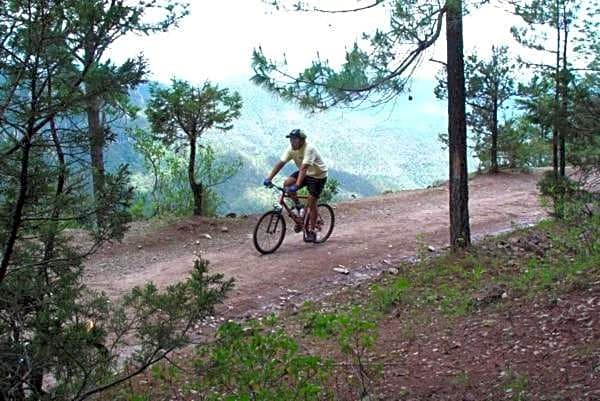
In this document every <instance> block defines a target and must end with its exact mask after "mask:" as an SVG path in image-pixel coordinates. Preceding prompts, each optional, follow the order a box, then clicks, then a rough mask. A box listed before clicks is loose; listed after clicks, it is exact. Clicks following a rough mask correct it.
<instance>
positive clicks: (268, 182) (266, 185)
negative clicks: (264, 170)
mask: <svg viewBox="0 0 600 401" xmlns="http://www.w3.org/2000/svg"><path fill="white" fill-rule="evenodd" d="M263 185H264V186H265V187H267V188H271V187H272V186H273V182H272V181H271V180H270V179H268V178H265V180H264V181H263Z"/></svg>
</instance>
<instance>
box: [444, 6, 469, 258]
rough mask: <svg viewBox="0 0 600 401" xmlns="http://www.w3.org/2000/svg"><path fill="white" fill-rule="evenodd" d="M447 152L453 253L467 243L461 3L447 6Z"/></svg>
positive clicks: (466, 177) (467, 211) (465, 141)
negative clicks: (448, 155) (448, 154)
mask: <svg viewBox="0 0 600 401" xmlns="http://www.w3.org/2000/svg"><path fill="white" fill-rule="evenodd" d="M446 46H447V57H448V142H449V143H448V149H449V153H450V166H449V168H450V180H449V186H450V245H451V246H452V249H453V250H457V249H459V248H464V247H467V246H468V245H469V244H470V243H471V233H470V228H469V189H468V175H467V127H466V113H465V73H464V59H463V33H462V0H456V1H452V2H449V3H448V11H447V14H446Z"/></svg>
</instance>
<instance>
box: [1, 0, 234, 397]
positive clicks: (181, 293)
mask: <svg viewBox="0 0 600 401" xmlns="http://www.w3.org/2000/svg"><path fill="white" fill-rule="evenodd" d="M88 5H89V2H88V1H87V0H70V1H56V2H55V1H48V0H27V1H24V0H12V1H10V2H5V3H3V4H2V6H1V7H0V155H1V156H2V157H0V177H1V179H0V227H2V229H1V230H0V246H1V248H0V400H1V401H5V400H11V401H13V400H14V401H24V400H32V401H33V400H40V399H57V400H73V401H75V400H84V399H87V398H90V397H92V396H93V395H95V394H98V393H100V392H102V391H105V390H107V389H109V388H111V387H113V386H115V385H117V384H119V383H122V382H123V381H125V380H127V379H129V378H131V377H133V376H135V375H136V374H139V373H140V372H143V371H144V370H145V369H147V368H148V367H149V366H151V365H152V364H154V363H156V362H157V361H160V360H162V359H164V358H165V357H166V356H167V355H168V353H169V352H171V351H172V350H174V349H175V348H178V347H181V346H184V345H186V344H188V343H189V338H188V334H189V331H190V328H191V327H193V325H194V324H195V323H196V322H198V321H199V320H201V319H202V318H204V317H205V316H207V315H209V314H213V313H214V310H213V309H214V305H216V304H217V303H219V302H220V301H221V300H222V299H223V297H224V295H225V293H226V292H227V291H228V290H229V289H230V288H231V285H232V283H231V281H225V280H223V277H222V276H218V275H217V276H208V275H207V274H206V268H207V263H206V262H198V263H197V264H196V266H195V268H194V272H193V273H192V277H191V278H190V279H189V280H187V281H186V282H182V283H179V284H176V285H174V286H172V287H170V288H167V289H166V290H165V291H161V292H160V293H159V292H158V290H157V289H156V288H155V287H154V286H153V285H151V284H149V285H147V286H145V287H144V288H137V289H134V290H133V291H132V292H131V293H130V294H128V295H127V296H126V297H124V299H121V300H109V299H108V298H107V297H106V296H105V295H103V294H98V293H95V292H94V291H91V290H89V289H88V288H86V286H85V285H84V283H83V281H84V280H83V277H82V274H83V266H82V261H83V259H84V258H85V257H86V256H87V255H89V254H90V253H92V252H94V251H95V250H97V249H98V247H99V246H101V245H102V244H103V243H104V242H105V241H107V240H114V239H119V238H121V237H122V235H123V233H124V231H125V228H126V226H125V223H126V222H127V219H128V215H129V214H128V211H127V208H128V206H129V200H130V198H131V187H130V186H129V176H128V173H127V171H126V170H125V169H120V170H118V171H117V172H116V173H115V174H110V175H107V176H106V180H105V183H104V185H105V189H104V193H103V195H102V201H101V204H100V205H97V204H96V203H95V202H93V200H92V199H91V195H90V192H89V189H88V179H87V176H88V169H87V166H86V165H85V164H83V163H81V162H80V160H81V159H82V158H84V157H85V156H86V155H87V150H88V149H87V144H88V135H87V131H86V130H85V129H82V128H81V127H80V124H79V121H77V119H76V117H75V116H81V113H82V110H85V107H86V105H87V104H88V101H89V100H90V98H105V97H107V96H109V95H110V94H111V93H114V92H112V91H113V90H114V87H113V86H111V85H95V86H88V85H87V82H89V81H90V75H93V74H94V71H95V66H94V65H93V63H92V62H91V61H90V62H89V63H88V62H86V61H85V60H83V61H82V60H80V59H78V58H77V57H76V54H77V52H78V51H83V49H82V48H81V47H79V45H78V42H77V41H73V40H71V38H72V37H73V35H76V32H75V31H73V29H74V25H73V24H71V22H72V21H71V16H72V15H73V13H76V12H79V11H80V10H81V9H83V8H85V7H86V6H88ZM100 207H101V208H103V213H104V215H105V216H106V218H105V219H103V220H102V221H101V224H99V225H98V226H97V227H95V229H93V230H92V229H91V228H92V227H94V224H95V223H94V220H95V216H96V215H97V213H98V208H100ZM73 228H78V229H79V230H76V231H75V232H74V230H73ZM128 341H131V342H133V343H134V344H136V345H137V347H136V349H135V353H134V354H135V355H134V357H133V358H131V360H128V361H126V362H127V363H126V365H125V366H127V367H128V368H130V369H131V370H128V369H124V368H123V364H122V362H123V361H122V360H121V357H122V356H121V355H120V351H121V350H122V349H123V347H124V346H125V345H126V342H128Z"/></svg>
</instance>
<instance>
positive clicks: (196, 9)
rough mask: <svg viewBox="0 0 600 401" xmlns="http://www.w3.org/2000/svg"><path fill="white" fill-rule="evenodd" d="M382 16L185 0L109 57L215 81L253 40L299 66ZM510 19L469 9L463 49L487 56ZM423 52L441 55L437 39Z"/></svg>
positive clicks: (233, 67)
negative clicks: (155, 28)
mask: <svg viewBox="0 0 600 401" xmlns="http://www.w3.org/2000/svg"><path fill="white" fill-rule="evenodd" d="M329 1H330V2H331V0H329ZM345 4H348V1H347V0H346V2H345ZM387 21H388V20H387V18H386V16H385V14H384V12H383V11H382V9H381V8H379V9H377V10H372V11H368V12H361V13H348V14H317V15H315V14H308V13H298V12H278V11H276V10H275V9H274V8H272V7H269V6H267V5H265V4H264V3H263V2H262V1H261V0H191V7H190V15H189V16H187V17H186V18H185V19H184V20H183V21H182V22H181V24H180V26H179V27H178V28H175V29H172V30H171V31H169V32H167V33H161V34H158V35H152V36H150V37H137V36H131V37H127V38H125V39H122V40H120V41H119V42H118V43H117V44H116V45H115V46H114V47H113V49H112V51H111V54H110V57H111V58H113V59H115V60H116V61H120V60H123V59H125V58H126V57H132V56H135V55H136V54H138V53H140V52H143V53H144V55H145V56H146V58H147V59H148V60H149V63H150V69H151V71H152V74H151V76H150V78H151V79H154V80H158V81H163V82H166V81H168V80H169V79H170V78H172V77H177V78H181V79H185V80H189V81H191V82H194V83H199V82H203V81H204V80H206V79H210V80H213V81H216V82H219V81H224V80H227V79H231V78H246V77H248V78H249V77H250V76H251V75H252V70H251V67H250V59H251V54H252V49H253V48H255V47H257V46H259V45H261V46H262V48H263V50H264V52H265V53H266V55H267V56H270V57H273V58H275V59H277V60H280V59H282V55H283V54H284V53H285V55H286V59H287V61H288V66H289V67H290V68H291V69H292V70H294V69H295V70H299V69H300V68H302V67H305V66H307V65H308V63H310V61H311V60H313V59H314V58H315V55H316V52H317V51H318V52H319V53H320V55H321V57H322V58H328V59H329V60H330V61H331V62H333V63H335V62H338V63H339V62H340V61H341V60H343V56H344V48H345V46H351V45H352V43H353V41H354V40H355V39H357V38H359V37H360V34H361V33H362V32H371V31H373V29H374V28H375V27H378V26H385V24H386V23H387ZM515 21H517V19H516V18H515V17H513V16H510V15H509V14H507V13H505V12H503V11H502V10H499V9H497V8H494V7H489V6H488V7H485V8H482V9H479V10H476V11H474V12H473V14H472V15H469V16H467V17H466V18H465V20H464V37H465V53H468V52H469V51H471V50H472V49H474V48H476V49H477V50H478V51H479V52H480V53H482V54H487V53H488V52H489V50H490V48H491V46H492V45H493V44H496V45H498V44H504V43H512V44H514V41H513V40H512V37H511V35H510V32H509V29H510V26H511V25H512V24H513V23H514V22H515ZM513 47H514V48H515V50H516V49H517V47H516V46H513ZM430 56H431V57H434V58H436V59H439V60H445V39H444V38H443V37H442V38H440V39H439V40H438V44H437V45H436V47H435V48H434V49H433V53H432V54H431V55H430ZM439 68H440V66H439V64H435V63H431V62H428V63H425V64H424V65H422V66H421V67H420V68H419V70H418V71H417V76H418V77H422V78H426V79H427V78H430V79H433V77H434V75H435V71H437V70H438V69H439Z"/></svg>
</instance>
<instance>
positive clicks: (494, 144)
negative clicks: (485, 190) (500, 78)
mask: <svg viewBox="0 0 600 401" xmlns="http://www.w3.org/2000/svg"><path fill="white" fill-rule="evenodd" d="M494 90H495V93H494V98H493V106H492V107H493V110H492V120H493V121H492V148H491V150H490V158H491V162H492V166H491V167H490V172H491V173H494V174H495V173H497V172H498V85H496V88H495V89H494Z"/></svg>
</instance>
